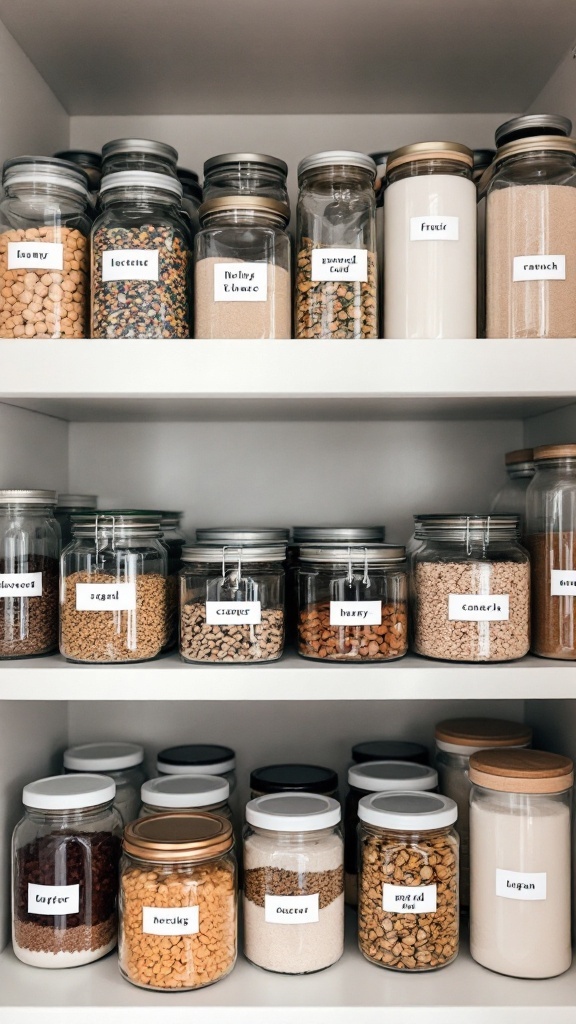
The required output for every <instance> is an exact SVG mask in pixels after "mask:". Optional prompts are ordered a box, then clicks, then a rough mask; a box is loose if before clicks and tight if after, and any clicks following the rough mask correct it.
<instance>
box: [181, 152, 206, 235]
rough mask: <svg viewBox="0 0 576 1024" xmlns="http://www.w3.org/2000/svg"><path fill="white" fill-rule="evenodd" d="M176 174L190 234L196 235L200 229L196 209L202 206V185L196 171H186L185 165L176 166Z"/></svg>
mask: <svg viewBox="0 0 576 1024" xmlns="http://www.w3.org/2000/svg"><path fill="white" fill-rule="evenodd" d="M176 176H177V178H178V181H179V182H180V184H181V185H182V209H183V210H184V213H186V214H187V215H188V218H189V220H190V223H191V225H192V234H193V235H196V234H197V232H198V231H199V230H200V217H199V215H198V211H199V210H200V207H201V206H202V186H201V184H200V182H199V180H198V175H197V174H196V172H195V171H188V170H187V169H186V168H185V167H177V168H176Z"/></svg>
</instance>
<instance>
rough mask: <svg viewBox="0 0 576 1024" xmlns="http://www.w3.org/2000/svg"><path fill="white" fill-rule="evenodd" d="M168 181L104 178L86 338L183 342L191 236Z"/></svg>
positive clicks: (178, 192) (133, 175)
mask: <svg viewBox="0 0 576 1024" xmlns="http://www.w3.org/2000/svg"><path fill="white" fill-rule="evenodd" d="M181 200H182V185H181V184H180V182H179V181H178V179H177V178H176V177H172V175H170V174H167V173H166V174H157V173H154V172H149V171H119V172H118V173H114V174H105V175H104V177H103V178H102V184H101V186H100V205H101V207H102V211H101V213H100V214H99V216H98V217H97V218H96V220H95V222H94V226H93V228H92V336H93V337H94V338H189V337H190V336H191V327H192V306H191V298H192V297H191V273H192V255H191V249H192V235H191V231H190V227H189V224H188V221H187V219H185V217H184V215H183V213H182V209H181V205H180V204H181Z"/></svg>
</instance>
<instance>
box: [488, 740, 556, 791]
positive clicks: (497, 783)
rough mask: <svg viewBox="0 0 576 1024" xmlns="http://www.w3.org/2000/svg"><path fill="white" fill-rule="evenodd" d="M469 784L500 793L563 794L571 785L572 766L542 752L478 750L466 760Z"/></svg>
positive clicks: (554, 755) (553, 755)
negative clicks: (468, 766)
mask: <svg viewBox="0 0 576 1024" xmlns="http://www.w3.org/2000/svg"><path fill="white" fill-rule="evenodd" d="M470 782H472V783H474V784H475V785H477V786H483V787H484V789H495V790H498V792H500V793H563V792H564V791H565V790H567V789H570V788H571V787H572V786H573V784H574V766H573V763H572V761H571V760H570V758H569V757H563V755H562V754H550V753H548V752H546V751H544V750H523V749H514V750H480V751H478V753H476V754H472V756H471V758H470Z"/></svg>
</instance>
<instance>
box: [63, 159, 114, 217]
mask: <svg viewBox="0 0 576 1024" xmlns="http://www.w3.org/2000/svg"><path fill="white" fill-rule="evenodd" d="M54 156H55V157H58V159H59V160H67V161H68V162H69V163H72V164H77V166H78V167H81V168H82V170H83V171H84V173H85V174H86V176H87V178H88V189H89V193H90V205H91V206H92V209H93V210H94V209H95V208H96V203H97V202H98V193H99V191H100V181H101V179H102V154H101V153H93V152H91V150H88V149H63V150H61V151H60V152H59V153H54Z"/></svg>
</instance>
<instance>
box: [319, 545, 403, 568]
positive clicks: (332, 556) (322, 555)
mask: <svg viewBox="0 0 576 1024" xmlns="http://www.w3.org/2000/svg"><path fill="white" fill-rule="evenodd" d="M299 558H300V561H301V562H337V563H340V564H342V565H347V564H348V562H354V563H355V564H361V563H364V562H368V563H369V564H372V565H374V564H388V563H390V564H392V563H397V562H403V561H404V560H405V558H406V548H405V547H402V546H401V545H397V544H370V545H369V546H364V545H362V544H349V545H342V546H340V547H337V548H334V547H301V548H300V551H299Z"/></svg>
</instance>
